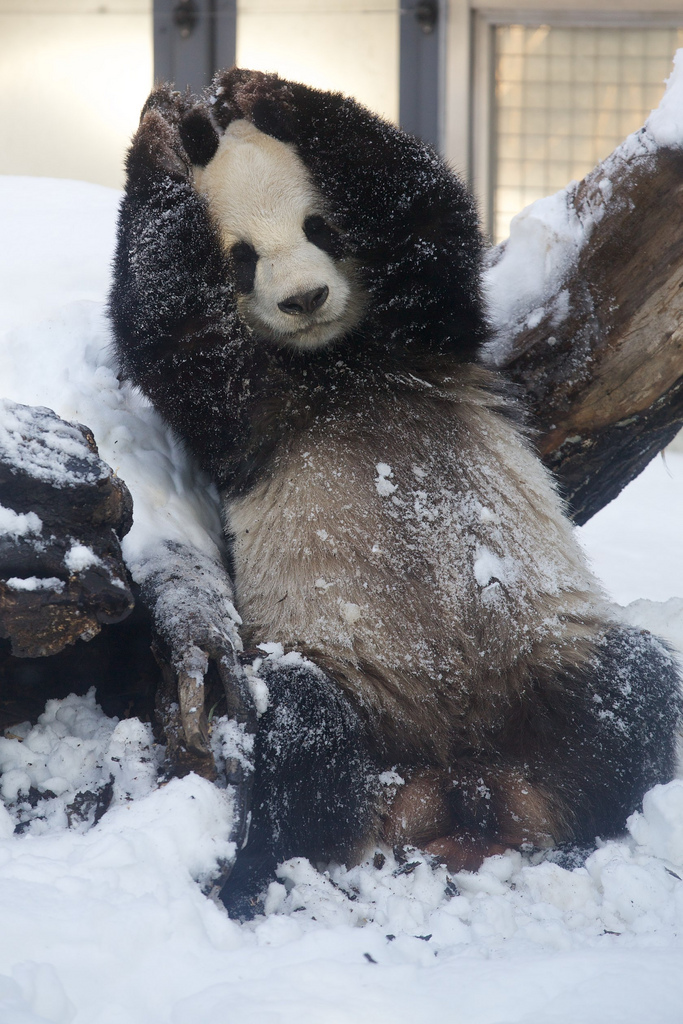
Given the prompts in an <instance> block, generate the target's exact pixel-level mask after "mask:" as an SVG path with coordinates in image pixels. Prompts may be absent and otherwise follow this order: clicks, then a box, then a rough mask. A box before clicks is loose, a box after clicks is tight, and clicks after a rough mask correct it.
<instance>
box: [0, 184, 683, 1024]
mask: <svg viewBox="0 0 683 1024" xmlns="http://www.w3.org/2000/svg"><path fill="white" fill-rule="evenodd" d="M117 205H118V195H117V194H116V193H114V192H112V191H110V190H106V189H102V188H99V187H96V186H92V185H85V184H79V183H76V182H57V181H43V180H35V181H32V180H28V179H11V178H9V179H0V220H2V223H3V226H4V227H5V229H6V230H5V238H6V244H5V246H4V247H3V250H2V252H0V276H1V279H2V280H3V282H4V283H5V288H4V289H3V292H2V294H1V295H0V380H1V381H2V394H1V395H0V397H8V398H11V399H13V400H14V401H18V402H22V403H26V404H29V405H42V406H48V407H49V408H52V409H54V410H55V411H56V412H57V413H58V414H59V415H60V416H62V417H64V418H66V419H68V420H75V421H77V422H81V423H85V424H87V425H88V426H89V427H91V428H92V430H93V432H94V434H95V438H96V440H97V443H98V446H99V449H100V454H101V456H102V458H103V459H105V460H106V461H107V462H108V463H110V464H111V465H112V466H113V467H114V469H115V470H116V471H117V472H118V474H119V475H120V476H121V477H122V478H123V479H124V480H125V481H126V483H127V484H128V486H129V488H130V490H131V492H132V494H133V498H134V501H135V524H134V526H133V529H132V530H131V532H130V534H129V535H128V536H127V537H126V538H125V540H124V554H125V556H126V559H127V561H128V564H129V567H130V568H131V571H132V572H133V575H134V576H135V577H136V578H137V579H138V581H142V580H143V579H144V576H145V574H146V573H147V572H148V571H150V570H149V567H150V566H151V565H153V563H154V557H155V551H157V550H158V549H159V546H160V545H162V544H163V543H164V542H165V541H179V542H182V543H185V544H188V545H190V546H192V547H194V548H196V549H197V550H198V551H200V552H202V554H203V555H204V557H206V558H208V559H211V560H215V559H216V558H217V557H218V552H219V550H220V546H221V545H222V538H221V530H220V522H219V519H218V515H217V512H216V504H215V494H214V492H213V489H212V487H211V486H210V485H209V484H208V482H207V480H206V479H205V478H204V477H202V476H201V474H198V473H197V471H196V469H195V468H194V467H193V466H192V465H191V464H190V463H189V461H188V460H187V458H186V457H185V455H184V453H183V451H182V450H181V449H180V448H179V446H178V445H177V444H176V442H175V440H174V438H173V437H172V436H171V435H170V434H169V432H168V431H167V429H166V428H165V427H164V425H163V424H162V423H161V422H160V420H159V418H158V417H157V415H156V413H155V412H154V411H153V410H152V409H151V408H150V407H149V406H148V404H147V403H146V402H145V401H144V400H143V399H142V398H141V397H140V396H139V395H136V394H135V393H133V392H132V391H131V390H130V389H129V388H127V387H125V386H121V385H120V384H119V382H118V380H117V376H116V368H115V366H114V362H113V359H112V356H111V352H110V348H109V345H110V336H109V330H108V325H107V321H106V315H105V301H106V291H107V287H108V277H109V263H110V259H111V252H112V249H113V242H114V224H115V218H116V209H117ZM380 476H381V474H380ZM681 507H683V456H680V455H672V456H670V457H669V458H668V468H667V466H666V465H664V463H663V462H657V463H655V464H653V465H652V466H651V467H649V469H648V471H647V473H646V474H644V476H643V478H641V479H640V480H638V481H635V482H634V484H632V485H631V486H630V487H629V488H628V489H627V491H626V492H624V495H622V497H620V499H619V500H618V501H617V502H616V503H614V504H613V505H612V506H610V507H609V508H607V509H605V510H604V511H603V512H602V513H600V514H599V515H598V516H597V517H596V518H595V520H593V521H591V523H590V524H589V525H588V527H586V528H585V529H584V531H583V538H584V542H585V544H586V546H587V547H588V550H589V553H590V555H591V557H593V559H594V561H595V562H596V567H597V570H598V572H599V573H601V574H602V575H603V577H604V579H605V581H606V584H607V587H608V589H611V591H612V593H613V596H614V597H616V598H617V599H618V600H620V601H622V602H624V603H625V602H628V601H633V600H635V598H641V599H642V598H647V600H640V601H637V602H636V603H635V604H632V605H631V606H630V607H629V608H628V609H627V610H626V612H625V614H626V615H627V617H628V618H629V619H630V621H632V622H634V623H636V624H640V625H643V626H645V627H646V628H650V629H653V630H656V631H657V632H659V633H661V634H662V635H665V636H668V637H669V639H671V640H672V641H673V642H674V643H677V644H678V645H679V646H683V582H682V581H683V562H682V561H681V556H680V550H681V545H680V522H681V517H680V509H681ZM622 509H623V510H624V511H623V512H622V511H621V510H622ZM655 513H657V516H658V518H657V525H656V529H654V530H653V529H652V527H651V526H650V525H649V522H650V518H651V516H652V515H654V514H655ZM14 525H15V526H16V524H14ZM23 525H24V526H25V527H26V528H27V529H28V528H30V525H31V524H30V523H29V522H28V521H27V522H26V523H25V524H23ZM0 526H2V524H0ZM11 526H12V524H11V523H10V524H9V527H11ZM7 527H8V524H5V527H3V528H7ZM95 683H96V680H93V684H95ZM158 758H159V751H158V749H157V748H156V747H155V744H154V740H153V737H152V735H151V732H150V730H149V728H148V727H147V726H146V725H144V724H142V723H140V722H138V721H137V720H136V719H129V720H122V721H120V722H119V721H116V720H115V719H110V718H108V717H107V716H106V715H104V714H103V712H102V711H101V710H100V708H99V707H98V705H97V698H96V693H95V692H94V691H91V692H90V693H89V694H88V695H86V696H84V697H74V696H71V697H68V698H67V699H66V700H62V701H57V700H51V701H48V704H47V706H46V709H45V712H44V714H43V715H42V716H41V717H40V719H39V720H38V721H37V722H36V723H33V724H31V723H27V722H24V723H17V724H16V725H15V726H14V727H13V729H11V730H10V731H9V732H8V734H7V735H5V737H3V738H0V770H2V772H3V776H2V784H1V789H0V797H1V799H2V802H1V803H0V919H1V920H2V923H3V927H2V930H1V934H0V1021H1V1022H2V1024H5V1022H7V1024H46V1022H52V1024H169V1022H171V1024H222V1022H224V1021H227V1020H231V1021H232V1020H235V1021H239V1022H240V1024H265V1022H266V1021H267V1022H272V1024H288V1022H291V1024H294V1022H296V1024H328V1022H329V1024H347V1022H349V1024H350V1022H353V1024H385V1022H386V1024H389V1022H391V1024H409V1022H410V1024H416V1022H417V1024H419V1022H425V1024H426V1022H428V1021H429V1022H430V1024H431V1022H432V1021H434V1020H441V1021H444V1022H446V1021H463V1022H467V1024H485V1022H486V1024H504V1022H506V1021H510V1022H512V1021H515V1022H529V1024H531V1022H532V1021H534V1022H535V1021H543V1022H544V1024H550V1022H555V1024H561V1022H566V1024H569V1022H571V1024H575V1022H577V1021H580V1022H581V1024H591V1022H595V1024H598V1022H599V1024H606V1022H608V1021H614V1022H619V1024H624V1022H631V1021H632V1022H634V1024H635V1022H639V1024H640V1022H644V1021H648V1022H651V1021H652V1022H666V1024H668V1022H671V1024H674V1022H677V1021H679V1020H680V1019H681V1006H683V972H682V971H681V966H682V963H683V950H681V946H680V938H679V936H680V935H681V934H683V881H681V879H682V878H683V782H679V781H675V782H672V783H671V784H670V785H668V786H664V787H657V788H656V789H655V790H653V791H652V792H651V793H650V794H648V796H647V797H646V799H645V801H644V807H643V809H642V811H640V810H638V811H635V809H634V811H635V813H634V815H633V816H632V817H631V819H630V821H629V826H628V827H629V832H628V834H626V835H625V837H624V839H623V840H622V841H620V842H610V843H607V844H605V845H604V846H602V847H601V848H599V849H598V850H597V851H596V852H594V853H592V854H591V856H590V857H588V859H587V861H586V862H585V863H584V864H581V863H579V864H578V866H576V867H572V865H571V864H569V863H567V862H558V861H557V860H555V861H553V860H552V859H546V860H540V861H539V862H538V863H536V862H532V861H531V860H529V859H528V858H526V859H525V858H523V857H522V856H521V855H520V854H517V853H508V854H506V855H505V856H502V857H493V858H490V859H489V860H488V861H487V862H486V863H485V865H484V866H483V868H482V869H481V870H480V871H479V872H478V873H477V874H461V875H458V876H455V877H449V876H448V874H447V872H446V871H445V869H443V868H439V867H437V868H434V867H433V866H432V865H430V864H429V863H428V862H427V861H426V860H425V858H424V857H422V856H420V855H417V854H416V855H415V857H411V858H409V859H408V860H407V861H406V862H404V863H398V862H397V861H395V860H394V859H393V858H392V857H391V855H390V854H389V852H388V851H384V852H383V853H381V854H378V855H376V856H375V857H373V858H372V859H371V860H369V861H368V862H366V863H364V864H361V865H360V866H357V867H353V868H345V867H343V866H339V865H334V864H333V865H327V866H321V868H322V870H316V868H315V867H313V866H311V865H310V864H308V863H307V862H305V861H302V860H295V861H291V862H289V863H287V864H285V865H283V866H282V868H281V871H280V877H279V881H278V882H274V883H272V885H271V887H270V890H269V893H268V901H267V906H266V911H267V912H266V916H265V917H261V918H258V919H257V920H256V921H255V922H254V923H252V924H249V925H244V926H240V925H237V924H235V923H234V922H232V921H230V920H229V919H228V918H227V916H226V914H225V912H224V910H223V908H222V907H220V906H217V905H216V904H215V903H214V902H213V900H212V899H211V898H210V896H207V895H206V894H205V891H204V890H205V889H206V888H207V887H208V886H209V884H210V879H211V875H212V872H213V871H214V870H215V866H216V865H217V864H218V863H219V862H220V861H221V860H222V859H225V858H226V857H229V856H230V855H231V849H230V844H229V843H228V841H227V839H226V837H227V836H228V835H229V830H230V821H231V806H230V796H229V793H228V792H227V791H221V790H219V789H217V788H216V787H214V786H212V785H210V784H209V783H207V782H205V781H203V780H201V779H198V778H196V777H194V776H189V777H187V778H185V779H182V780H175V781H173V782H171V783H169V784H168V785H166V786H162V787H159V786H158V781H157V771H156V768H157V763H158Z"/></svg>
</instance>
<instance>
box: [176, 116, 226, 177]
mask: <svg viewBox="0 0 683 1024" xmlns="http://www.w3.org/2000/svg"><path fill="white" fill-rule="evenodd" d="M179 131H180V138H181V140H182V143H183V146H184V147H185V152H186V153H187V155H188V157H189V158H190V160H191V161H192V163H193V164H198V165H199V166H200V167H205V166H206V165H207V164H208V162H209V160H211V158H212V157H213V156H214V155H215V153H216V150H217V149H218V132H217V131H216V129H215V128H214V126H213V125H212V123H211V118H210V117H209V115H208V113H207V111H206V110H202V109H201V108H200V107H195V108H194V110H191V111H190V112H189V113H188V114H186V115H185V117H183V119H182V120H181V122H180V127H179Z"/></svg>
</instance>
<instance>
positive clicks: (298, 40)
mask: <svg viewBox="0 0 683 1024" xmlns="http://www.w3.org/2000/svg"><path fill="white" fill-rule="evenodd" d="M398 59H399V2H398V0H239V2H238V5H237V63H238V64H239V65H240V66H241V67H245V68H252V69H255V70H258V71H277V72H279V73H280V74H281V75H282V76H283V77H284V78H291V79H293V80H294V81H299V82H305V83H306V84H307V85H313V86H316V87H317V88H319V89H333V90H337V91H339V92H343V93H346V94H347V95H351V96H354V97H355V98H356V99H358V100H360V101H361V103H364V104H365V105H366V106H368V107H370V109H371V110H374V111H376V112H377V113H379V114H382V115H384V116H385V117H388V118H390V119H391V120H394V121H396V120H398Z"/></svg>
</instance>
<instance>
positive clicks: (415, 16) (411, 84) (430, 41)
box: [399, 0, 446, 149]
mask: <svg viewBox="0 0 683 1024" xmlns="http://www.w3.org/2000/svg"><path fill="white" fill-rule="evenodd" d="M445 21H446V7H445V3H444V0H403V2H402V3H401V34H400V47H401V49H400V83H399V85H400V91H399V121H400V123H401V127H402V128H404V129H405V130H406V131H408V132H411V133H412V134H413V135H418V136H419V137H420V138H421V139H424V141H425V142H431V144H432V145H433V146H435V147H436V148H437V149H441V148H442V145H443V106H444V104H443V82H442V78H443V67H444V52H443V51H444V47H445V38H446V33H445Z"/></svg>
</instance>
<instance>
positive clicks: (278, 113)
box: [214, 69, 486, 358]
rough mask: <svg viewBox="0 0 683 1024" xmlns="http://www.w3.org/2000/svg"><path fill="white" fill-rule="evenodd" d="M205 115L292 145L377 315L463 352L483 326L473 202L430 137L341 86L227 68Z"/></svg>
mask: <svg viewBox="0 0 683 1024" xmlns="http://www.w3.org/2000/svg"><path fill="white" fill-rule="evenodd" d="M214 91H215V97H214V98H215V102H214V116H215V119H216V122H217V123H218V124H219V125H220V126H221V127H225V126H226V125H227V124H228V123H229V122H230V121H231V120H232V119H234V118H236V117H246V118H248V119H249V120H251V121H252V122H253V123H254V125H255V126H256V127H257V128H259V129H260V130H261V131H264V132H266V133H267V134H270V135H273V136H274V137H276V138H278V139H280V140H281V141H284V142H290V143H292V144H294V145H295V146H296V147H297V150H298V152H299V155H300V156H301V158H302V159H303V161H304V163H305V164H306V167H307V168H308V170H309V172H310V173H311V175H312V177H313V179H314V181H315V184H316V185H317V187H318V189H319V190H320V192H321V193H322V194H323V195H324V196H325V199H326V202H327V204H328V213H329V215H330V217H331V218H332V220H333V221H334V223H335V225H336V226H337V227H338V228H340V229H341V230H342V231H343V232H344V235H345V242H346V244H347V248H348V250H349V252H350V254H351V255H352V256H353V257H355V258H356V259H357V260H358V262H359V264H360V266H361V268H362V275H363V278H364V284H365V285H366V287H367V288H368V290H369V291H370V292H371V293H372V295H373V309H374V311H375V313H376V314H377V315H378V316H379V317H380V318H381V321H382V326H383V327H385V328H388V329H389V330H391V332H392V334H394V335H395V334H396V332H398V333H399V334H400V335H402V336H403V337H404V338H407V339H409V338H410V337H414V336H416V335H417V334H419V335H420V336H421V337H422V338H424V337H425V336H428V337H431V338H432V339H433V341H434V343H435V344H436V345H437V347H440V348H443V349H446V350H447V351H450V352H452V353H457V354H458V355H459V356H460V357H461V358H470V357H471V356H472V355H473V354H474V352H475V350H476V348H477V346H478V345H479V344H480V343H481V341H482V340H483V339H484V337H485V334H486V322H485V316H484V313H483V305H482V301H481V297H480V289H479V276H480V265H481V256H482V251H483V243H482V239H481V236H480V233H479V230H478V227H477V212H476V207H475V204H474V201H473V199H472V197H471V196H470V195H469V193H468V191H467V189H466V188H465V186H464V185H463V183H462V182H461V181H460V180H459V179H458V178H457V176H456V175H455V174H453V173H452V172H451V171H450V169H449V168H448V167H447V166H446V164H445V163H444V162H443V161H442V160H441V159H440V157H438V155H437V154H436V153H435V152H434V151H433V150H432V149H431V147H429V146H427V145H425V144H424V143H422V142H420V141H419V140H418V139H416V138H414V137H412V136H410V135H407V134H405V133H404V132H402V131H401V130H400V129H399V128H397V127H396V126H395V125H392V124H389V123H388V122H386V121H383V120H382V119H381V118H379V117H377V116H376V115H375V114H372V113H371V112H370V111H368V110H366V109H365V108H364V107H362V106H361V105H360V104H359V103H356V102H355V101H354V100H352V99H349V98H348V97H344V96H342V95H341V94H339V93H324V92H319V91H318V90H315V89H311V88H308V87H307V86H303V85H299V84H297V83H290V82H283V81H282V80H280V79H279V78H277V76H275V75H264V74H261V73H259V72H244V71H239V70H237V69H233V70H232V71H229V72H225V73H223V74H222V75H219V76H218V78H217V79H216V82H215V86H214Z"/></svg>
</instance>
